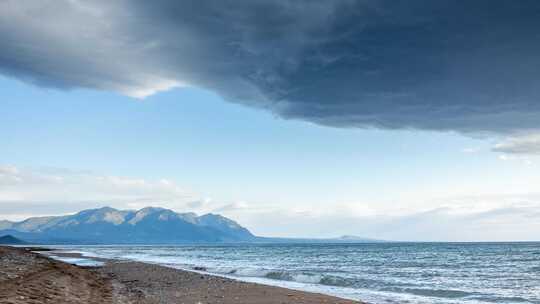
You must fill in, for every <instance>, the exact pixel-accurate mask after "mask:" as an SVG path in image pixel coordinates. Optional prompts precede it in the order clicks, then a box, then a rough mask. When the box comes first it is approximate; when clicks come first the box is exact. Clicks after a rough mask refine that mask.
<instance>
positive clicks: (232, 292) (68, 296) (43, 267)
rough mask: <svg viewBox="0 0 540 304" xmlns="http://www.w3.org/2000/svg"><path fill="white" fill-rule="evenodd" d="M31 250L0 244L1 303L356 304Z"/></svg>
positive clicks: (202, 275) (189, 273)
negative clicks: (82, 262)
mask: <svg viewBox="0 0 540 304" xmlns="http://www.w3.org/2000/svg"><path fill="white" fill-rule="evenodd" d="M32 250H34V251H35V250H36V248H30V249H25V248H24V247H18V248H15V247H3V246H0V268H2V269H3V270H2V271H0V303H2V304H4V303H6V304H7V303H10V304H22V303H30V304H38V303H68V302H69V303H91V304H93V303H96V304H97V303H119V304H130V303H136V304H157V303H185V304H189V303H193V304H198V303H201V304H203V303H222V304H241V303H245V304H249V303H253V304H283V303H305V304H308V303H310V304H317V303H321V304H322V303H326V304H329V303H336V304H337V303H339V304H354V303H356V304H358V303H361V302H357V301H352V300H347V299H342V298H337V297H333V296H329V295H323V294H318V293H310V292H304V291H298V290H292V289H287V288H283V287H274V286H269V285H262V284H258V283H249V282H243V281H239V280H235V279H230V278H225V277H220V276H215V275H210V274H206V273H200V272H195V271H187V270H179V269H175V268H170V267H165V266H160V265H154V264H149V263H142V262H130V261H118V260H110V259H102V258H92V260H95V261H98V262H101V263H103V265H101V266H91V267H87V266H75V265H72V264H68V263H65V262H62V261H58V260H55V259H53V258H51V257H49V256H48V255H49V254H40V253H36V252H34V251H32ZM49 253H50V251H49ZM54 255H56V256H59V257H66V258H78V257H81V255H79V254H70V253H54Z"/></svg>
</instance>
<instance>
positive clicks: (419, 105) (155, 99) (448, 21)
mask: <svg viewBox="0 0 540 304" xmlns="http://www.w3.org/2000/svg"><path fill="white" fill-rule="evenodd" d="M156 1H157V2H153V3H152V5H148V2H146V1H114V2H111V1H104V0H103V1H102V0H97V1H93V2H82V1H74V0H55V1H40V2H35V1H30V0H7V1H2V2H0V40H1V41H2V44H1V45H0V90H1V91H0V92H1V107H0V117H1V120H0V138H1V139H2V146H1V149H0V218H6V219H12V220H19V219H23V218H26V217H29V216H37V215H51V214H64V213H70V212H76V211H78V210H81V209H85V208H91V207H99V206H103V205H110V206H113V207H117V208H131V209H134V208H140V207H144V206H147V205H158V206H162V207H168V208H172V209H174V210H176V211H195V212H198V213H204V212H218V213H222V214H224V215H226V216H229V217H231V218H233V219H235V220H238V221H239V222H240V223H242V224H243V225H246V226H247V227H248V228H250V229H251V230H253V231H254V232H255V233H257V234H260V235H269V236H306V237H332V236H338V235H342V234H355V235H361V236H366V237H373V238H384V239H393V240H536V239H538V236H537V233H536V231H538V229H539V228H540V197H539V195H540V191H538V189H537V188H538V184H540V174H538V172H540V170H539V169H540V165H539V161H540V125H539V122H540V102H538V101H539V100H540V82H539V81H538V80H539V79H540V60H539V57H538V54H539V53H540V43H539V42H538V41H539V40H538V34H537V30H536V29H537V28H539V27H540V21H539V20H540V2H534V1H529V2H524V1H518V2H510V1H504V0H493V1H472V2H466V3H458V2H455V1H420V0H419V1H407V2H406V3H405V2H403V3H401V2H398V3H396V2H394V1H357V2H350V1H346V0H337V1H311V0H305V1H304V0H296V1H289V0H275V1H263V2H258V1H242V0H241V1H235V2H234V5H226V3H225V2H214V3H212V2H210V1H196V2H193V3H191V2H189V1H170V0H156ZM208 16H212V18H208ZM456 16H459V18H456Z"/></svg>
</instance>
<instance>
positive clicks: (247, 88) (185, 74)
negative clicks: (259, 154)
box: [0, 0, 540, 134]
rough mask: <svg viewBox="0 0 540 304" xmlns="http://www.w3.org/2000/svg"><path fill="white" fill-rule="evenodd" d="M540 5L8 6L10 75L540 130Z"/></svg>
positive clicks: (410, 120) (367, 117) (292, 108)
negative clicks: (182, 89) (186, 89)
mask: <svg viewBox="0 0 540 304" xmlns="http://www.w3.org/2000/svg"><path fill="white" fill-rule="evenodd" d="M539 27H540V2H538V1H534V0H525V1H504V0H489V1H488V0H475V1H450V0H443V1H428V0H415V1H386V0H382V1H370V0H364V1H349V0H338V1H308V0H305V1H285V0H277V1H172V0H171V1H167V0H159V1H152V2H148V1H92V2H83V1H77V0H54V1H53V0H46V1H37V2H36V1H30V0H5V1H2V2H0V39H1V40H2V44H1V46H0V72H1V73H3V74H5V75H8V76H12V77H17V78H20V79H23V80H25V81H28V82H32V83H35V84H38V85H42V86H51V87H57V88H63V89H71V88H92V89H99V90H109V91H116V92H120V93H123V94H127V95H130V96H135V97H144V96H148V95H151V94H154V93H155V92H158V91H161V90H167V89H170V88H173V87H179V86H186V85H189V86H195V87H201V88H204V89H208V90H211V91H214V92H216V93H218V94H220V95H221V96H223V97H225V98H226V99H227V100H230V101H233V102H238V103H243V104H246V105H249V106H253V107H259V108H265V109H268V110H269V111H272V112H273V113H276V114H277V115H279V116H281V117H284V118H293V119H302V120H307V121H310V122H314V123H318V124H322V125H328V126H335V127H378V128H389V129H403V128H416V129H428V130H451V131H458V132H474V133H478V132H482V133H483V132H488V133H505V134H508V133H513V132H517V131H524V130H536V129H539V128H540V57H539V56H538V54H539V53H540V37H539V34H538V28H539Z"/></svg>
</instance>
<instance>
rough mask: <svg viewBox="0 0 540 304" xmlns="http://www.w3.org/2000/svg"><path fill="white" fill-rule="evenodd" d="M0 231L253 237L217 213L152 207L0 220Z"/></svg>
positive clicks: (117, 238) (95, 236) (67, 237)
mask: <svg viewBox="0 0 540 304" xmlns="http://www.w3.org/2000/svg"><path fill="white" fill-rule="evenodd" d="M0 235H12V236H15V237H17V238H20V239H23V240H25V241H28V242H38V243H76V244H80V243H82V244H127V243H129V244H176V243H215V242H248V241H254V240H255V239H256V237H255V236H254V235H253V234H252V233H251V232H249V230H247V229H246V228H244V227H242V226H240V225H239V224H238V223H236V222H234V221H233V220H231V219H228V218H226V217H224V216H221V215H218V214H211V213H209V214H205V215H202V216H197V214H195V213H176V212H174V211H172V210H168V209H163V208H156V207H146V208H143V209H140V210H117V209H113V208H110V207H104V208H100V209H89V210H84V211H81V212H79V213H76V214H73V215H65V216H49V217H33V218H29V219H26V220H24V221H21V222H10V221H0Z"/></svg>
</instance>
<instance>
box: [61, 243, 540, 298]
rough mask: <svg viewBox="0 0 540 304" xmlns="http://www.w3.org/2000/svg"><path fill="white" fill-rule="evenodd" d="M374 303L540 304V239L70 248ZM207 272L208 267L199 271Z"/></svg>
mask: <svg viewBox="0 0 540 304" xmlns="http://www.w3.org/2000/svg"><path fill="white" fill-rule="evenodd" d="M62 248H65V249H66V250H69V251H76V252H82V253H84V254H85V255H87V256H100V257H108V258H120V259H130V260H138V261H146V262H152V263H158V264H162V265H166V266H170V267H176V268H182V269H194V268H195V267H204V271H205V272H209V273H214V274H219V275H223V276H227V277H233V278H238V279H241V280H245V281H252V282H259V283H265V284H271V285H277V286H284V287H289V288H294V289H301V290H307V291H316V292H321V293H327V294H332V295H337V296H342V297H346V298H352V299H359V300H364V301H368V302H370V303H374V304H376V303H540V243H463V244H458V243H384V244H346V245H343V244H301V245H294V244H284V245H278V244H268V245H220V246H63V247H62ZM197 269H201V268H197Z"/></svg>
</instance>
